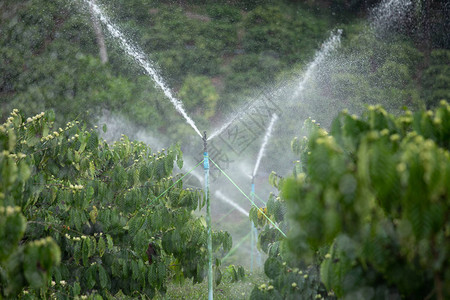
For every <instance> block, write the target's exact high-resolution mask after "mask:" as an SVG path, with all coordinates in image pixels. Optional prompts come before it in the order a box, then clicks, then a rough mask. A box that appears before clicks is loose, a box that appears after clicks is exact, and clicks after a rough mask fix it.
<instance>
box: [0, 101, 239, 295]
mask: <svg viewBox="0 0 450 300" xmlns="http://www.w3.org/2000/svg"><path fill="white" fill-rule="evenodd" d="M54 119H55V117H54V114H53V113H41V114H38V115H36V116H34V117H32V118H25V117H24V116H23V115H22V114H20V113H19V112H18V111H17V110H14V111H13V113H12V114H11V116H10V117H9V118H8V119H7V122H6V123H4V124H2V125H1V126H0V151H1V152H0V166H1V174H2V176H1V185H0V216H2V217H1V218H0V241H1V242H2V243H4V245H3V246H2V250H1V252H0V270H1V272H0V283H1V284H0V295H2V296H4V297H9V298H11V297H19V296H25V295H33V296H34V297H47V296H52V297H54V296H57V297H60V298H66V297H78V296H80V295H83V296H86V295H91V296H94V295H101V296H103V297H112V296H113V295H115V296H116V297H125V296H128V297H136V296H147V297H152V296H153V295H154V294H155V293H156V292H157V291H159V292H161V293H164V291H165V287H166V283H167V280H168V279H169V278H172V279H173V280H175V281H182V280H184V278H192V279H193V280H194V282H201V281H202V280H203V278H204V277H205V275H206V268H207V255H206V253H207V250H206V249H207V246H206V243H207V232H206V227H205V226H206V225H205V224H206V223H205V221H204V219H203V218H202V217H195V216H194V215H193V214H192V213H193V211H194V210H196V209H197V208H198V209H200V208H201V207H203V205H204V199H202V197H201V196H202V194H201V193H200V192H199V191H194V190H190V189H184V188H183V186H182V182H181V176H180V175H175V178H174V177H172V171H173V165H174V163H175V162H176V163H177V164H178V166H180V167H181V166H182V163H183V161H182V153H181V151H180V148H179V147H178V146H173V147H171V148H170V149H167V150H163V151H162V152H158V153H152V152H151V149H150V148H149V147H148V146H146V145H145V144H143V143H138V142H131V141H129V140H128V138H126V137H123V138H122V140H121V141H120V142H116V143H115V144H114V145H108V144H106V143H105V142H104V141H102V140H100V139H99V137H98V133H97V132H96V131H94V130H92V129H91V130H87V129H86V126H85V125H82V124H80V123H79V122H78V121H76V122H69V123H67V124H66V126H64V127H63V128H59V129H56V128H53V122H54ZM5 214H6V218H4V217H3V215H5ZM230 248H231V236H230V235H229V234H228V233H226V232H214V233H213V250H214V251H218V253H221V252H225V253H226V252H227V251H229V249H230ZM219 259H220V256H218V257H217V258H216V259H215V261H216V262H217V263H220V260H219Z"/></svg>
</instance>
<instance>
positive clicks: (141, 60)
mask: <svg viewBox="0 0 450 300" xmlns="http://www.w3.org/2000/svg"><path fill="white" fill-rule="evenodd" d="M84 2H85V3H86V4H88V5H89V7H90V8H91V10H92V12H93V13H94V14H95V15H96V16H97V18H98V19H99V20H100V21H101V22H102V23H103V24H104V25H105V26H106V28H107V29H108V32H109V33H110V34H111V35H112V36H113V37H114V38H116V39H117V40H118V41H119V42H120V46H121V47H122V49H123V50H124V51H125V52H126V53H127V54H128V55H129V56H131V57H132V58H133V59H134V60H135V61H136V62H137V63H138V64H139V65H140V66H141V67H142V68H143V69H144V70H145V73H147V75H149V76H150V77H151V78H152V79H153V80H154V81H155V82H156V84H157V85H158V86H159V87H160V88H161V89H162V91H163V92H164V95H166V97H167V98H169V100H170V102H171V103H172V105H173V106H174V107H175V109H176V110H177V111H178V113H180V114H181V115H182V116H183V118H184V119H185V120H186V122H187V123H188V124H189V125H190V126H191V127H192V128H193V129H194V131H195V132H196V133H197V134H198V135H199V136H200V137H202V134H201V133H200V130H198V128H197V126H196V125H195V122H194V121H193V120H192V119H191V118H190V117H189V116H188V115H187V113H186V111H185V110H184V107H183V103H182V102H181V101H180V100H178V99H176V98H175V97H174V96H173V94H172V91H171V90H170V89H169V88H168V87H167V86H166V83H165V82H164V80H163V79H162V77H161V75H160V74H159V73H158V72H157V70H156V68H155V67H154V64H153V63H152V62H151V61H150V60H149V59H148V58H146V57H145V55H144V52H143V51H142V50H141V49H139V48H138V47H136V46H134V45H132V44H131V43H130V42H129V41H128V40H127V39H126V38H125V36H124V34H123V33H122V32H121V31H120V30H119V29H118V28H117V26H115V25H114V24H113V23H112V22H111V21H110V20H109V18H108V17H107V16H106V15H105V13H104V12H103V10H102V9H101V8H100V6H98V5H97V4H95V3H93V2H92V1H90V0H84Z"/></svg>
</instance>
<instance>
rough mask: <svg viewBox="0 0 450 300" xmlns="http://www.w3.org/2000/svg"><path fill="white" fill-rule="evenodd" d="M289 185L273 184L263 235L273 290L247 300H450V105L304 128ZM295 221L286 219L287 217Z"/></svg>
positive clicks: (371, 113)
mask: <svg viewBox="0 0 450 300" xmlns="http://www.w3.org/2000/svg"><path fill="white" fill-rule="evenodd" d="M304 127H305V128H304V129H305V130H306V131H307V132H308V133H309V136H308V137H304V138H303V139H298V138H295V139H294V140H293V141H292V149H293V151H294V153H296V155H297V156H298V158H299V161H298V162H297V163H296V165H295V167H294V173H293V176H292V177H291V178H288V179H280V178H279V177H278V176H276V174H273V175H272V176H271V182H272V184H273V185H274V186H275V187H278V189H279V190H280V192H281V197H276V198H275V197H271V198H270V199H269V201H268V202H267V208H266V209H267V210H266V213H267V214H268V215H269V216H270V217H271V218H272V219H273V220H275V221H276V222H277V224H278V226H279V227H280V228H282V229H283V230H284V231H285V232H286V231H288V230H289V235H288V238H287V239H284V238H282V235H281V234H280V233H279V231H278V230H276V229H275V228H273V227H272V226H270V225H267V222H265V221H263V220H262V218H261V216H260V213H259V211H257V210H256V209H252V211H251V213H250V218H251V219H252V220H253V222H254V223H255V225H258V226H259V227H260V228H262V232H261V233H260V236H259V237H260V246H261V249H262V250H264V251H265V252H266V253H267V254H268V255H269V258H268V259H267V261H266V262H265V266H264V269H265V273H266V275H267V276H268V277H269V278H270V281H269V282H268V283H267V284H263V285H261V286H259V287H255V288H254V290H253V292H252V296H251V299H314V298H316V299H319V298H326V299H334V298H336V297H338V298H343V299H439V300H443V299H448V298H449V297H450V271H449V270H450V251H449V250H450V152H449V150H450V105H449V104H448V103H447V102H445V101H441V103H440V106H439V107H438V108H436V109H435V110H433V111H417V112H415V113H412V112H410V111H405V112H404V113H403V114H402V115H398V116H394V115H391V114H389V113H387V112H386V111H385V110H384V109H383V108H381V107H380V106H377V107H373V106H371V107H369V108H368V109H367V110H366V111H365V113H364V114H363V116H362V117H361V118H358V117H356V116H355V115H349V114H348V113H346V112H342V113H341V114H340V115H339V116H338V117H337V118H336V119H335V120H334V121H333V123H332V127H331V130H330V132H329V133H328V132H326V131H325V130H324V129H322V128H320V127H319V126H317V125H316V123H315V122H314V121H311V120H307V121H306V122H305V126H304ZM286 211H289V214H286Z"/></svg>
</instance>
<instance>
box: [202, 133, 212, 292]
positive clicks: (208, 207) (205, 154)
mask: <svg viewBox="0 0 450 300" xmlns="http://www.w3.org/2000/svg"><path fill="white" fill-rule="evenodd" d="M203 169H204V170H205V199H206V227H207V231H208V299H209V300H212V299H213V271H212V260H213V254H212V229H211V204H210V198H209V157H208V139H207V137H206V131H204V132H203Z"/></svg>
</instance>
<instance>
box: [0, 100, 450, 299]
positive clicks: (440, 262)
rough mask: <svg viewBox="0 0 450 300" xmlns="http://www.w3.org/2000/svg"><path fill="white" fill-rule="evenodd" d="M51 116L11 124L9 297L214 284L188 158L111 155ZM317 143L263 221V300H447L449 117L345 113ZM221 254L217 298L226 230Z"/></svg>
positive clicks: (145, 292) (91, 134)
mask: <svg viewBox="0 0 450 300" xmlns="http://www.w3.org/2000/svg"><path fill="white" fill-rule="evenodd" d="M53 118H54V116H53V114H52V113H51V112H49V113H45V114H44V113H42V114H39V115H36V116H34V117H32V118H27V119H26V118H25V117H23V116H22V115H21V114H20V113H19V112H18V111H16V110H15V111H13V112H12V113H11V116H10V117H9V118H8V120H7V122H6V123H4V124H2V125H1V126H0V150H1V152H0V164H1V181H0V183H1V185H0V216H1V218H0V243H1V244H2V247H1V248H0V295H1V296H2V297H5V298H29V299H33V298H44V297H50V296H51V297H56V298H57V299H67V298H73V297H79V298H82V299H86V298H90V299H96V298H99V299H100V297H103V298H107V299H112V298H127V297H131V298H136V297H141V296H144V297H150V298H151V297H153V296H154V295H155V294H156V293H157V292H160V293H163V294H164V292H165V291H166V286H167V284H168V283H169V282H179V283H182V282H183V281H184V279H186V278H192V279H193V281H194V283H197V282H201V281H202V280H203V279H204V277H205V276H206V267H207V255H206V248H207V247H206V228H205V221H204V219H203V218H202V217H195V216H194V215H193V214H192V212H193V211H194V210H197V209H200V208H201V207H203V205H204V199H203V197H202V193H201V192H200V191H195V190H191V189H184V188H183V186H182V181H181V180H180V181H177V179H179V178H180V175H176V176H175V178H173V177H172V172H173V166H174V163H177V164H178V165H179V166H181V165H182V163H183V161H182V153H181V151H180V148H179V146H173V147H171V148H170V149H167V150H163V151H162V152H158V153H152V152H151V149H150V148H149V147H148V146H146V145H144V144H142V143H136V142H130V141H129V140H128V139H127V138H126V137H123V138H122V139H121V140H120V141H119V142H116V143H114V144H113V145H108V144H106V143H105V142H104V141H102V140H101V139H99V137H98V133H97V131H96V130H92V129H91V130H87V129H86V128H85V126H83V125H81V124H80V123H79V122H69V123H67V125H66V126H65V127H64V128H52V122H53ZM304 130H305V131H306V132H308V137H304V138H303V139H298V138H295V139H294V140H293V141H292V149H293V151H294V153H295V154H296V155H297V156H298V158H299V161H297V163H296V164H295V166H294V173H293V176H292V177H290V178H287V179H285V178H280V177H278V176H276V174H273V175H272V176H271V178H270V181H271V184H273V185H274V186H275V187H277V188H278V189H279V190H280V195H279V196H278V197H275V196H273V195H272V196H270V198H269V200H268V202H267V206H266V207H265V208H264V209H263V210H258V209H256V208H253V209H252V210H251V211H250V219H251V220H252V221H253V222H254V224H255V225H256V226H258V227H259V228H260V229H261V231H260V234H259V246H260V249H261V250H262V251H264V252H266V253H267V254H268V258H267V260H266V262H265V264H264V271H265V274H266V275H267V277H268V279H269V281H268V282H266V283H264V284H261V285H257V286H255V287H254V289H253V291H252V293H251V296H250V298H251V299H299V298H301V299H321V298H324V299H335V298H344V299H386V298H390V299H401V298H407V299H424V298H428V299H446V298H448V297H449V296H450V289H449V287H450V272H449V270H450V265H449V264H450V259H449V253H450V216H449V211H450V209H449V206H450V197H449V195H450V153H449V149H450V105H449V104H448V103H446V102H445V101H442V102H441V104H440V106H439V107H438V108H437V109H436V110H434V111H417V112H415V113H411V112H410V111H405V112H404V113H403V114H402V115H398V116H394V115H391V114H388V113H387V112H386V111H385V110H384V109H383V108H381V107H369V108H368V109H367V111H366V112H365V113H364V114H363V116H362V117H361V118H358V117H356V116H354V115H349V114H347V113H345V112H343V113H341V114H340V115H339V116H338V117H337V118H336V119H335V120H334V121H333V124H332V127H331V129H330V132H326V131H325V130H324V129H322V128H320V127H319V126H318V125H316V123H315V122H314V121H311V120H307V121H306V122H305V126H304ZM170 187H171V188H170ZM164 192H165V193H164ZM262 211H263V212H264V213H265V214H266V215H267V216H269V217H270V218H271V220H272V221H273V222H275V224H277V226H278V227H279V228H280V229H281V230H282V231H283V232H286V233H289V234H288V238H284V237H283V236H282V234H281V233H280V232H279V231H278V230H277V229H276V228H275V227H274V226H273V225H271V224H270V222H268V221H267V220H266V219H265V218H264V216H263V214H262V213H261V212H262ZM287 212H289V213H287ZM213 248H214V252H215V266H214V268H215V279H216V284H219V283H220V279H221V271H220V268H219V267H220V257H222V255H224V254H225V253H226V252H228V251H229V250H230V248H231V237H230V235H229V234H228V233H226V232H214V233H213ZM230 268H231V269H230ZM230 268H228V269H230V270H231V272H232V273H235V274H239V276H238V277H239V278H240V279H244V274H243V270H242V269H239V270H237V269H233V268H232V267H230ZM236 271H238V272H236ZM235 277H236V276H235ZM236 278H237V277H236ZM244 280H245V279H244Z"/></svg>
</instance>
